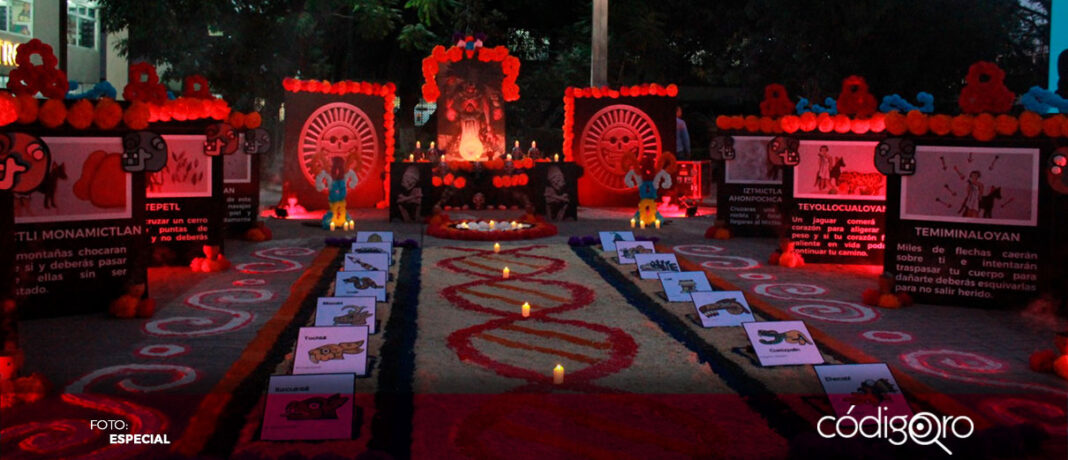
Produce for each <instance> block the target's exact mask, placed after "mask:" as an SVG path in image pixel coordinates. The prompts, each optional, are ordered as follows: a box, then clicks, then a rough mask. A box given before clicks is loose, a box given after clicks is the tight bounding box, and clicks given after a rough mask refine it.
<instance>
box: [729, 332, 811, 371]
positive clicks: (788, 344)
mask: <svg viewBox="0 0 1068 460" xmlns="http://www.w3.org/2000/svg"><path fill="white" fill-rule="evenodd" d="M742 327H744V328H745V334H746V335H747V336H749V342H750V343H751V344H753V350H754V351H755V352H756V355H757V358H759V359H760V365H761V366H764V367H768V366H785V365H792V364H823V354H821V353H820V349H819V347H817V346H816V342H815V341H813V340H812V333H810V332H809V331H808V328H807V327H805V323H804V321H761V322H752V323H742Z"/></svg>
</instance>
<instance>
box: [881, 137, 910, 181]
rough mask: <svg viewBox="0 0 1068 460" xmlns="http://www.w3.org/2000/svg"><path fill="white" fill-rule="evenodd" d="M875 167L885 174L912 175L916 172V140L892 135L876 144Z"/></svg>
mask: <svg viewBox="0 0 1068 460" xmlns="http://www.w3.org/2000/svg"><path fill="white" fill-rule="evenodd" d="M875 169H876V170H878V171H879V172H881V173H883V174H884V175H887V176H890V175H901V176H911V175H912V174H913V173H915V172H916V142H915V141H913V140H912V139H907V138H901V137H892V138H888V139H884V140H883V141H882V142H879V145H877V146H875Z"/></svg>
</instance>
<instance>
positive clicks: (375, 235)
mask: <svg viewBox="0 0 1068 460" xmlns="http://www.w3.org/2000/svg"><path fill="white" fill-rule="evenodd" d="M356 242H357V243H393V232H356Z"/></svg>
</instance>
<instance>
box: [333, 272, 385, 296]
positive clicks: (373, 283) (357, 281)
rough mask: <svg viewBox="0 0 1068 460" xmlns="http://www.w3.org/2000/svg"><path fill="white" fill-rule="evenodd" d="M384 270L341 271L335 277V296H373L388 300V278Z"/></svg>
mask: <svg viewBox="0 0 1068 460" xmlns="http://www.w3.org/2000/svg"><path fill="white" fill-rule="evenodd" d="M387 276H388V273H386V272H384V271H369V270H360V271H351V272H350V271H341V272H337V276H336V278H335V279H334V297H363V296H371V297H374V298H375V300H378V301H379V302H385V301H386V278H387Z"/></svg>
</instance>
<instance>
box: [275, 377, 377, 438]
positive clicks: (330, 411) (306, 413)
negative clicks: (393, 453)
mask: <svg viewBox="0 0 1068 460" xmlns="http://www.w3.org/2000/svg"><path fill="white" fill-rule="evenodd" d="M355 381H356V379H355V377H353V375H352V374H333V375H272V376H271V378H270V380H269V381H268V383H267V405H266V407H265V408H264V412H263V428H262V430H261V431H260V439H263V440H266V441H291V440H313V439H350V438H352V424H353V418H354V412H355V407H356V406H355V404H354V403H353V400H352V399H353V398H352V394H353V389H354V384H355Z"/></svg>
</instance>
